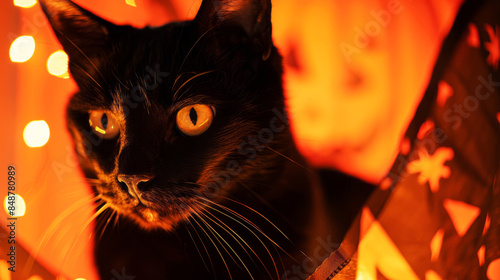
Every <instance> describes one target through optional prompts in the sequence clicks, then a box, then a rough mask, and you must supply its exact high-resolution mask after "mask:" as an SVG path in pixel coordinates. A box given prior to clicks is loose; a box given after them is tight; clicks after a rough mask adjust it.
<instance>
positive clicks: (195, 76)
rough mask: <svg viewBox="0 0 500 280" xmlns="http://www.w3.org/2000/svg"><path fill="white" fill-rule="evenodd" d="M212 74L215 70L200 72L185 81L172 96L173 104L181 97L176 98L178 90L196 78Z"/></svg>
mask: <svg viewBox="0 0 500 280" xmlns="http://www.w3.org/2000/svg"><path fill="white" fill-rule="evenodd" d="M212 72H215V70H210V71H205V72H202V73H198V74H196V75H194V76H193V77H191V78H189V79H188V80H187V81H185V82H184V83H183V84H182V85H181V86H180V87H179V88H178V89H177V90H176V91H175V92H174V95H173V97H172V100H174V102H175V101H176V100H178V99H179V98H180V97H182V94H181V95H180V96H177V95H178V94H179V92H180V90H181V89H182V88H183V87H184V86H185V85H186V84H187V83H189V82H191V81H192V80H194V79H196V78H198V77H201V76H203V75H207V74H210V73H212Z"/></svg>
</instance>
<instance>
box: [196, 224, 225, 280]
mask: <svg viewBox="0 0 500 280" xmlns="http://www.w3.org/2000/svg"><path fill="white" fill-rule="evenodd" d="M192 217H193V221H195V223H196V224H197V225H198V226H199V227H200V229H201V230H202V231H203V232H204V233H205V235H206V236H207V237H208V239H209V240H210V242H212V244H213V245H214V247H215V249H216V250H217V253H219V256H220V257H221V259H222V262H223V263H224V265H225V266H226V270H227V273H228V274H229V278H230V279H233V276H232V275H231V271H230V269H229V266H228V265H227V263H226V259H224V256H223V255H222V253H221V251H220V250H219V247H218V246H217V244H216V243H215V242H214V241H213V239H212V238H211V237H210V235H209V234H208V233H207V231H206V230H205V229H204V228H203V226H202V225H201V224H200V223H199V222H198V221H197V220H196V218H198V219H200V220H202V219H201V217H200V216H198V215H192Z"/></svg>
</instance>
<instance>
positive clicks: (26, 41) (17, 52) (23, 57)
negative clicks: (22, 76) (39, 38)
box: [9, 36, 35, 63]
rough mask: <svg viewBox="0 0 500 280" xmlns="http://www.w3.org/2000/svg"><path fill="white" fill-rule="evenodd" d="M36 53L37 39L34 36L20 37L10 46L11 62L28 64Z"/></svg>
mask: <svg viewBox="0 0 500 280" xmlns="http://www.w3.org/2000/svg"><path fill="white" fill-rule="evenodd" d="M34 53H35V39H33V37H32V36H20V37H18V38H17V39H15V40H14V42H12V44H11V45H10V51H9V55H10V60H11V61H12V62H18V63H21V62H26V61H28V60H29V59H30V58H31V57H32V56H33V54H34Z"/></svg>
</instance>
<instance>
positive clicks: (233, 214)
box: [199, 198, 297, 266]
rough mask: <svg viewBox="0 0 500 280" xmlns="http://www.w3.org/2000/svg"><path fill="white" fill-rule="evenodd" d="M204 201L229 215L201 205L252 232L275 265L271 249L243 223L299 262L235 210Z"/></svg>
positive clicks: (206, 205)
mask: <svg viewBox="0 0 500 280" xmlns="http://www.w3.org/2000/svg"><path fill="white" fill-rule="evenodd" d="M202 199H204V200H205V201H208V202H210V203H212V204H214V205H215V206H217V207H219V208H221V209H222V210H224V211H226V212H227V213H225V212H223V211H221V210H219V209H217V208H215V207H212V206H210V205H208V204H205V203H203V202H201V201H199V203H201V204H202V205H204V206H205V207H209V208H211V209H213V210H214V211H216V212H218V213H220V214H222V215H224V216H226V217H228V218H230V219H232V220H233V221H235V222H237V223H239V224H240V225H242V226H243V227H245V228H246V229H247V230H248V231H249V232H251V233H252V234H253V235H254V236H255V237H256V238H257V239H258V240H259V242H260V243H261V244H262V245H263V246H264V247H265V248H266V251H267V253H268V254H269V255H270V257H271V258H272V259H273V263H274V258H273V257H272V254H271V252H270V251H269V249H268V248H267V246H266V245H265V244H264V242H263V241H262V240H261V239H260V238H259V237H258V235H257V234H256V233H255V232H254V231H253V230H251V229H250V228H248V227H247V226H246V225H245V224H243V223H242V222H245V223H246V224H248V225H249V226H251V227H253V228H254V229H255V230H257V231H258V232H259V233H260V234H262V235H263V236H264V237H265V238H266V239H267V240H269V241H270V242H271V243H272V244H274V246H276V247H278V248H279V249H280V250H281V251H283V252H285V253H286V254H287V255H288V256H289V257H290V258H292V259H293V260H295V261H297V260H296V259H295V258H294V257H293V256H292V255H290V254H289V253H288V252H287V251H286V250H285V249H283V248H282V247H281V246H280V245H279V244H278V243H276V241H274V240H273V239H272V238H271V237H269V236H268V235H267V234H266V233H264V231H262V229H260V228H259V227H258V226H257V225H255V224H254V223H253V222H251V221H250V220H249V219H247V218H246V217H244V216H243V215H241V214H239V213H238V212H236V211H234V210H232V209H230V208H228V207H225V206H224V205H221V204H219V203H216V202H214V201H211V200H209V199H205V198H202ZM239 220H241V221H239ZM266 220H267V219H266ZM268 221H269V220H268ZM271 224H272V223H271ZM272 225H273V226H275V225H274V224H272ZM275 227H276V226H275ZM278 230H279V229H278ZM279 231H280V230H279ZM280 232H281V231H280ZM284 237H285V238H287V239H288V237H287V236H286V235H284ZM288 240H290V239H288ZM274 265H275V266H276V263H274Z"/></svg>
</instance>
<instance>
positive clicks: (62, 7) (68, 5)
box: [40, 0, 114, 82]
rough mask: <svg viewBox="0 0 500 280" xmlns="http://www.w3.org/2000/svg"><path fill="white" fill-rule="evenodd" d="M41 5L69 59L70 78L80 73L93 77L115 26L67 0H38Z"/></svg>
mask: <svg viewBox="0 0 500 280" xmlns="http://www.w3.org/2000/svg"><path fill="white" fill-rule="evenodd" d="M40 4H41V6H42V9H43V11H44V13H45V15H46V16H47V18H48V20H49V22H50V24H51V26H52V28H53V29H54V33H55V34H56V36H57V39H58V40H59V42H60V43H61V45H62V46H63V48H64V51H66V53H67V54H68V56H69V58H70V71H71V72H72V74H73V77H75V78H76V77H77V76H79V75H78V74H76V73H74V72H78V71H82V70H83V71H86V72H87V74H92V72H93V71H95V66H96V65H97V64H98V58H99V57H101V56H102V54H103V53H104V52H105V50H104V49H105V47H106V45H107V43H108V38H109V35H110V29H111V28H112V27H113V26H114V25H113V24H112V23H110V22H108V21H106V20H104V19H102V18H100V17H98V16H96V15H94V14H92V13H91V12H89V11H87V10H85V9H83V8H82V7H80V6H78V5H76V4H75V3H73V2H71V1H69V0H40ZM89 64H90V66H89ZM92 64H93V65H92ZM75 74H76V75H75ZM77 82H78V81H77Z"/></svg>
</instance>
